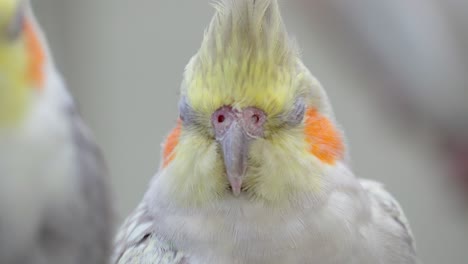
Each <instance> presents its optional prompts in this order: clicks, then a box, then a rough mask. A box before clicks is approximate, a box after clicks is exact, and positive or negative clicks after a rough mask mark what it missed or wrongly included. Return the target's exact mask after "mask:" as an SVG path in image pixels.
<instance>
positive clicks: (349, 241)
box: [159, 204, 375, 264]
mask: <svg viewBox="0 0 468 264" xmlns="http://www.w3.org/2000/svg"><path fill="white" fill-rule="evenodd" d="M191 213H192V214H191V215H189V214H183V213H182V214H179V215H169V216H167V215H166V216H167V217H165V219H164V221H161V222H160V223H161V225H160V227H161V229H159V230H160V231H159V233H162V234H163V236H165V237H166V238H168V239H170V240H171V241H172V242H173V243H174V245H175V246H176V247H177V248H178V249H179V250H181V251H184V252H185V253H187V254H188V255H189V256H190V262H189V263H190V264H192V263H193V264H195V263H204V264H207V263H218V264H235V263H236V264H237V263H258V264H261V263H270V264H271V263H311V264H313V263H320V264H332V263H335V264H341V263H343V264H344V263H346V264H354V263H356V264H357V263H359V264H365V263H372V264H374V263H375V261H373V260H371V259H370V257H363V256H367V255H368V254H367V253H366V251H367V249H366V248H365V247H364V246H363V245H362V243H360V241H359V240H360V235H359V234H358V232H356V231H354V230H353V229H352V228H350V226H349V219H346V217H345V216H343V215H340V213H339V212H334V211H333V210H331V209H328V208H325V209H321V210H312V209H302V210H296V209H289V210H273V209H267V208H263V207H261V206H255V205H248V206H238V205H237V204H233V206H232V207H231V208H230V210H228V211H224V210H220V211H217V212H216V213H215V212H213V213H211V214H210V213H206V212H205V213H198V214H197V213H195V214H193V212H191ZM367 258H369V261H367Z"/></svg>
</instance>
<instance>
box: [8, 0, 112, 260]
mask: <svg viewBox="0 0 468 264" xmlns="http://www.w3.org/2000/svg"><path fill="white" fill-rule="evenodd" d="M105 174H106V169H105V166H104V163H103V160H102V159H101V155H100V153H99V151H98V149H97V148H96V145H95V144H94V142H93V140H92V138H91V136H90V134H89V131H88V129H87V128H86V127H85V126H84V124H83V123H82V121H81V119H80V117H79V116H78V114H77V112H76V110H75V107H74V105H73V101H72V99H71V97H70V96H69V94H68V92H67V91H66V88H65V85H64V83H63V82H62V79H61V77H60V76H59V74H58V72H57V70H56V69H55V67H54V63H53V61H52V59H51V57H50V54H49V52H48V49H47V45H46V43H45V40H44V38H43V35H42V33H41V32H40V29H39V27H38V26H37V23H36V21H35V19H34V17H33V15H32V12H31V10H30V6H29V3H28V2H26V1H16V0H0V263H4V264H10V263H14V264H16V263H18V264H28V263H34V264H55V263H57V264H83V263H89V264H93V263H96V264H97V263H99V264H102V263H106V262H107V260H108V256H110V254H109V253H110V244H111V242H112V238H111V236H112V234H111V228H112V224H111V221H110V220H111V215H112V214H111V211H112V210H111V208H110V206H109V204H108V202H109V199H108V196H107V195H108V194H107V191H106V189H107V187H106V185H105Z"/></svg>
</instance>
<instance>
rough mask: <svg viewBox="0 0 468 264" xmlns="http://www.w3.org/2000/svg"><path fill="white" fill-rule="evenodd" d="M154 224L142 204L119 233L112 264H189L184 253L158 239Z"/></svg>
mask: <svg viewBox="0 0 468 264" xmlns="http://www.w3.org/2000/svg"><path fill="white" fill-rule="evenodd" d="M153 224H155V223H154V219H152V218H151V217H150V216H149V214H148V213H147V210H146V206H145V204H144V203H142V204H141V205H140V206H139V207H138V208H137V209H136V210H135V211H134V212H133V213H132V214H131V215H130V216H129V217H128V218H127V220H126V221H125V223H124V224H123V226H122V228H121V229H120V231H119V232H118V234H117V237H116V241H115V251H114V256H113V258H112V263H115V264H117V263H119V264H127V263H135V264H137V263H152V264H189V263H188V262H187V260H186V257H185V256H184V254H183V253H182V252H180V251H178V250H176V249H175V248H173V247H172V246H171V245H170V243H167V242H165V241H163V240H161V239H160V238H158V237H157V235H156V234H155V233H154V232H153Z"/></svg>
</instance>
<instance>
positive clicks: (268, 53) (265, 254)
mask: <svg viewBox="0 0 468 264" xmlns="http://www.w3.org/2000/svg"><path fill="white" fill-rule="evenodd" d="M215 8H216V15H215V17H214V18H213V20H212V22H211V24H210V26H209V28H208V30H207V32H206V34H205V38H204V40H203V43H202V47H201V48H200V50H199V52H198V53H197V54H196V55H195V56H194V57H193V58H192V60H191V61H190V63H189V64H188V66H187V68H186V72H185V75H184V81H183V84H182V90H181V100H180V103H179V108H180V120H179V122H178V125H177V127H176V128H175V129H174V130H173V131H172V133H171V134H170V135H169V137H168V138H167V140H166V142H165V143H164V145H163V160H162V164H161V168H160V171H159V172H158V173H157V175H156V176H155V177H154V179H153V180H152V182H151V184H150V188H149V190H148V192H147V193H146V195H145V196H144V198H143V201H142V202H141V204H140V205H139V206H138V208H137V209H136V210H135V212H134V213H133V214H132V215H130V216H129V217H128V218H127V220H126V222H125V223H124V225H123V227H122V229H121V231H120V232H119V234H118V236H117V239H116V240H117V241H116V249H115V255H114V260H113V261H114V262H115V263H166V264H172V263H173V264H176V263H186V264H201V263H205V264H206V263H320V264H331V263H340V264H341V263H343V264H345V263H346V264H365V263H368V264H375V263H381V264H390V263H400V264H410V263H418V262H417V258H416V253H415V248H414V242H413V238H412V235H411V231H410V228H409V225H408V223H407V221H406V218H405V216H404V214H403V212H402V210H401V208H400V206H399V205H398V203H397V202H396V201H395V200H394V199H393V198H392V196H391V195H390V194H389V193H387V192H386V191H385V190H384V189H383V188H382V186H381V185H380V184H379V183H376V182H372V181H366V180H359V179H357V178H356V177H355V176H354V175H353V174H352V172H351V171H350V169H349V166H348V164H347V163H346V148H345V143H344V137H343V135H342V134H341V132H340V130H339V127H338V125H337V123H336V121H335V119H334V115H333V112H332V109H331V106H330V103H329V101H328V99H327V96H326V94H325V91H324V90H323V88H322V87H321V85H320V84H319V83H318V81H317V80H316V79H315V78H314V77H313V76H312V75H311V74H310V72H309V71H308V69H307V68H306V67H305V66H304V65H303V63H302V62H301V60H300V58H299V54H298V50H297V48H296V46H295V45H294V43H293V42H292V41H291V40H290V39H289V37H288V35H287V33H286V30H285V28H284V25H283V22H282V19H281V15H280V12H279V7H278V3H277V2H276V1H275V0H257V1H254V0H236V1H234V0H225V1H221V2H219V3H217V4H215Z"/></svg>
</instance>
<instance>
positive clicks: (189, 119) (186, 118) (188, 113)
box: [179, 96, 196, 125]
mask: <svg viewBox="0 0 468 264" xmlns="http://www.w3.org/2000/svg"><path fill="white" fill-rule="evenodd" d="M179 118H180V120H182V122H184V124H186V125H188V124H193V123H194V122H195V121H196V115H195V111H194V110H193V109H192V107H191V106H190V105H189V103H188V101H187V98H186V97H185V96H184V97H182V98H181V100H180V102H179Z"/></svg>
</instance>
